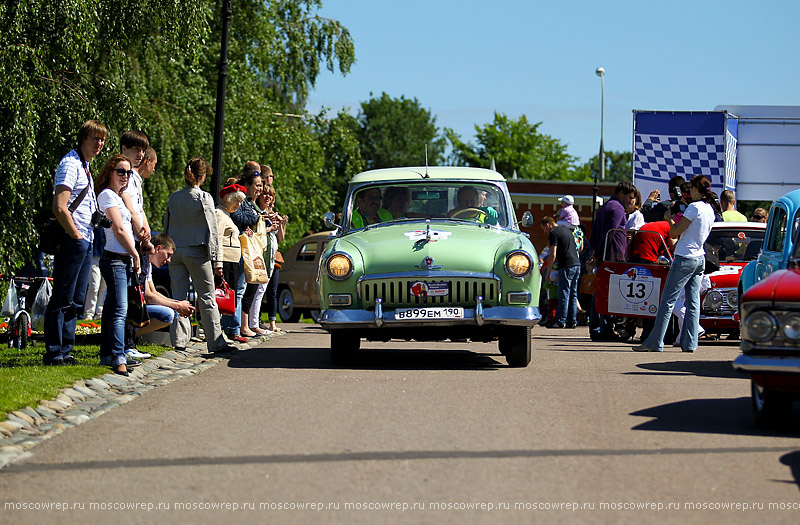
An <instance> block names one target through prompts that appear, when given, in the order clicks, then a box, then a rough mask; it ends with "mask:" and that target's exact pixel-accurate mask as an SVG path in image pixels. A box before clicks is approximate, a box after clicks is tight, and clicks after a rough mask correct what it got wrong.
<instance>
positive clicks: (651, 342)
mask: <svg viewBox="0 0 800 525" xmlns="http://www.w3.org/2000/svg"><path fill="white" fill-rule="evenodd" d="M705 266H706V260H705V257H693V258H689V257H682V256H680V255H676V256H675V259H673V261H672V266H671V267H670V269H669V273H668V274H667V282H666V283H664V291H663V292H662V293H661V302H660V303H659V305H658V312H656V319H655V324H654V325H653V329H652V330H651V331H650V335H649V336H647V339H646V340H645V341H644V343H642V344H644V345H645V346H646V347H648V348H652V349H654V350H658V351H659V352H660V351H663V349H664V334H665V333H666V332H667V325H668V324H669V318H670V316H671V315H672V308H673V307H674V306H675V302H676V301H677V300H678V296H679V295H680V294H681V289H682V288H685V289H686V316H685V317H684V318H683V330H682V331H681V336H680V344H681V348H683V349H684V350H691V351H694V350H695V349H697V334H698V332H699V330H700V282H701V281H702V279H703V271H704V270H705Z"/></svg>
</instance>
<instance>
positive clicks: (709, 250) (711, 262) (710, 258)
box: [703, 243, 719, 274]
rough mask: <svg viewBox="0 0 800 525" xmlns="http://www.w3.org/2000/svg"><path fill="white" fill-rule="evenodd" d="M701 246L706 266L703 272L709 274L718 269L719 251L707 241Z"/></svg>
mask: <svg viewBox="0 0 800 525" xmlns="http://www.w3.org/2000/svg"><path fill="white" fill-rule="evenodd" d="M703 248H704V249H705V252H706V268H705V271H704V272H703V273H705V274H709V273H714V272H717V271H719V251H717V249H716V248H715V247H714V246H712V245H711V244H709V243H705V244H704V245H703Z"/></svg>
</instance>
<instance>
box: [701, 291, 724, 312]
mask: <svg viewBox="0 0 800 525" xmlns="http://www.w3.org/2000/svg"><path fill="white" fill-rule="evenodd" d="M703 303H704V304H705V306H706V308H710V309H712V310H719V308H720V307H721V306H722V294H721V293H719V292H718V291H717V290H711V291H710V292H708V293H707V294H706V299H705V301H703Z"/></svg>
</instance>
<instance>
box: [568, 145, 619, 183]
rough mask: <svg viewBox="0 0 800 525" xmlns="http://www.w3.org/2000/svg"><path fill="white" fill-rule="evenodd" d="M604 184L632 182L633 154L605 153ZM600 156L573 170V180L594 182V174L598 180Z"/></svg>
mask: <svg viewBox="0 0 800 525" xmlns="http://www.w3.org/2000/svg"><path fill="white" fill-rule="evenodd" d="M605 157H606V170H605V176H606V182H622V181H625V180H627V181H631V180H633V154H632V153H631V152H630V151H606V152H605ZM599 159H600V155H595V156H594V157H592V158H591V159H589V161H588V162H587V163H585V164H583V165H581V166H578V167H576V168H575V178H574V179H573V180H585V181H594V177H595V174H596V175H597V180H598V181H599V180H600V160H599Z"/></svg>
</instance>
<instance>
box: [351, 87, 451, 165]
mask: <svg viewBox="0 0 800 525" xmlns="http://www.w3.org/2000/svg"><path fill="white" fill-rule="evenodd" d="M358 123H359V125H360V126H359V128H358V130H357V135H358V141H359V144H360V147H361V154H362V155H363V156H364V160H365V162H366V167H367V168H368V169H376V168H389V167H395V166H421V165H424V164H425V146H426V145H427V146H428V163H429V164H431V165H436V164H439V163H441V162H442V161H443V160H444V149H445V146H446V144H447V142H446V140H445V139H444V137H442V136H441V134H440V132H439V129H438V128H437V127H436V117H434V116H432V115H431V112H430V111H429V110H427V109H425V108H423V107H422V106H421V105H420V103H419V101H418V100H417V99H416V98H414V99H407V98H405V96H401V97H400V98H392V97H390V96H389V95H387V94H386V93H382V94H381V96H379V97H373V98H371V99H370V100H367V101H365V102H362V103H361V111H360V112H359V115H358Z"/></svg>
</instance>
